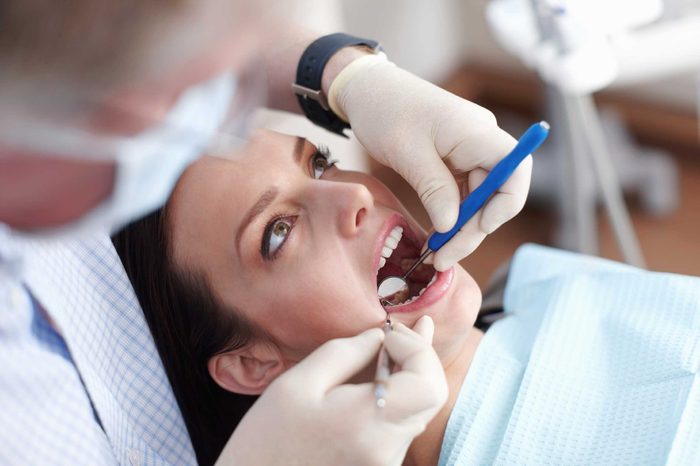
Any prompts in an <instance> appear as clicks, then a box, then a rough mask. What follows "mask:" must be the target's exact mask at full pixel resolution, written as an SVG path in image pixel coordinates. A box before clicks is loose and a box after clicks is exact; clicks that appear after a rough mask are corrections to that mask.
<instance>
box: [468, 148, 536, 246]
mask: <svg viewBox="0 0 700 466" xmlns="http://www.w3.org/2000/svg"><path fill="white" fill-rule="evenodd" d="M531 177H532V156H528V157H527V158H526V159H525V160H523V161H522V162H521V163H520V165H519V166H518V168H516V169H515V171H514V172H513V174H512V175H511V176H510V178H508V180H506V182H505V183H503V186H501V187H500V188H499V189H498V191H497V192H496V194H495V195H494V196H493V197H492V198H491V199H489V201H488V202H487V203H486V205H485V206H484V207H483V208H482V209H481V222H480V226H481V230H482V231H483V232H485V233H487V234H491V233H493V232H494V231H496V229H498V227H500V226H501V225H503V224H504V223H505V222H507V221H508V220H510V219H512V218H513V217H515V216H516V215H517V214H518V212H520V211H521V210H522V208H523V206H524V205H525V201H526V200H527V193H528V191H529V190H530V180H531Z"/></svg>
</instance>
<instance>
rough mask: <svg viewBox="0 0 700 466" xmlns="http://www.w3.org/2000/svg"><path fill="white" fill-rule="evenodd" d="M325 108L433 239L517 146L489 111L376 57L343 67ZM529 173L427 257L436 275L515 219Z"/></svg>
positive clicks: (525, 166)
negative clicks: (420, 210) (399, 189)
mask: <svg viewBox="0 0 700 466" xmlns="http://www.w3.org/2000/svg"><path fill="white" fill-rule="evenodd" d="M329 102H330V104H331V107H332V108H333V110H334V111H335V112H336V113H337V114H338V115H340V116H341V117H342V118H345V119H346V120H347V121H349V122H350V124H351V126H352V129H353V131H354V133H355V135H356V136H357V139H358V140H359V141H360V142H361V143H362V145H364V146H365V148H366V149H367V151H368V152H369V153H370V154H371V155H372V156H373V157H374V158H375V159H377V160H378V161H379V162H380V163H382V164H384V165H387V166H389V167H391V168H392V169H394V170H395V171H397V172H398V173H399V174H401V176H403V178H404V179H406V181H408V183H409V184H410V185H411V186H413V188H414V189H415V190H416V192H417V193H418V195H419V197H420V199H421V201H422V202H423V205H424V206H425V208H426V210H427V211H428V214H429V215H430V219H431V221H432V222H433V226H434V228H435V229H436V230H438V231H447V230H449V229H450V228H452V227H453V226H454V224H455V222H456V221H457V215H458V210H459V203H460V200H461V198H460V192H463V193H464V194H467V193H468V192H469V191H472V190H474V188H476V187H477V186H478V185H479V184H480V183H481V182H482V181H483V180H484V178H485V177H486V175H487V174H488V171H489V170H490V169H492V168H493V166H494V165H496V163H498V161H499V160H501V159H502V158H503V157H505V156H506V155H507V154H508V152H510V151H511V150H512V149H513V147H514V146H515V144H516V141H515V139H513V138H512V137H511V136H510V135H509V134H508V133H506V132H505V131H503V130H502V129H500V128H499V127H498V125H497V123H496V119H495V117H494V116H493V114H492V113H491V112H489V111H488V110H486V109H484V108H483V107H480V106H478V105H476V104H474V103H472V102H469V101H467V100H464V99H462V98H460V97H457V96H456V95H454V94H451V93H449V92H447V91H445V90H444V89H441V88H439V87H437V86H435V85H433V84H431V83H429V82H427V81H425V80H423V79H420V78H418V77H416V76H414V75H412V74H411V73H409V72H407V71H405V70H402V69H400V68H398V67H396V66H395V65H394V64H393V63H391V62H388V61H386V59H385V58H383V56H382V55H366V56H364V57H361V58H359V59H356V60H355V61H353V62H351V63H350V64H349V65H348V66H346V67H345V68H344V69H343V70H342V71H341V72H340V73H339V74H338V75H337V76H336V78H335V79H334V80H333V82H332V84H331V87H330V89H329ZM531 171H532V158H531V157H528V158H527V159H525V160H524V161H523V162H522V163H521V164H520V166H519V167H518V169H517V170H516V171H515V173H513V175H512V176H511V177H510V179H509V180H508V181H507V182H506V183H505V184H504V185H503V186H502V187H501V188H500V189H499V190H498V192H497V193H496V194H495V195H494V196H493V198H492V199H491V200H490V201H489V202H488V203H487V204H486V205H485V206H484V207H483V208H482V209H481V210H480V211H479V212H478V213H477V214H476V215H475V216H474V218H472V219H471V220H470V221H469V222H468V223H467V224H466V225H465V226H464V227H463V228H462V230H461V231H460V232H459V233H458V234H457V235H456V236H455V237H454V238H453V239H452V240H450V242H448V243H447V244H445V246H443V247H442V248H441V249H440V250H439V251H438V252H437V253H436V254H435V255H434V258H433V263H434V266H435V268H436V269H438V270H446V269H448V268H449V267H451V266H452V265H454V264H455V262H457V261H458V260H460V259H462V258H463V257H465V256H467V255H469V254H470V253H471V252H472V251H474V249H476V247H477V246H478V245H479V244H480V243H481V241H483V239H484V238H485V237H486V235H487V234H490V233H492V232H493V231H494V230H496V229H497V228H498V227H499V226H501V225H502V224H503V223H505V222H506V221H508V220H510V219H511V218H513V217H514V216H515V215H516V214H517V213H518V212H520V210H521V209H522V207H523V205H524V204H525V199H526V197H527V192H528V190H529V187H530V175H531ZM455 176H457V178H458V179H459V180H460V182H461V183H462V184H464V186H463V187H461V186H458V183H457V182H456V181H455ZM467 184H468V191H467V190H466V188H467Z"/></svg>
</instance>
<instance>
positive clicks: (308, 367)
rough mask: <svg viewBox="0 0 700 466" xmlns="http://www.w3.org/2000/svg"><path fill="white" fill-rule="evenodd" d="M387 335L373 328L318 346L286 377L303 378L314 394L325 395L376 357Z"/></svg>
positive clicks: (303, 381) (305, 385)
mask: <svg viewBox="0 0 700 466" xmlns="http://www.w3.org/2000/svg"><path fill="white" fill-rule="evenodd" d="M383 340H384V332H382V331H381V330H380V329H378V328H373V329H370V330H367V331H365V332H362V333H360V334H359V335H357V336H354V337H350V338H337V339H335V340H330V341H328V342H326V343H324V344H323V345H321V346H319V347H318V348H317V349H316V350H315V351H314V352H313V353H311V354H310V355H308V356H307V357H306V358H304V359H303V360H302V361H301V362H300V363H299V364H297V365H296V366H295V367H293V368H292V369H290V370H289V371H288V372H287V373H286V374H285V375H289V376H290V377H297V378H300V381H302V384H303V385H302V384H300V386H304V387H306V389H308V390H309V391H311V392H317V393H325V392H327V391H328V390H330V389H331V388H333V387H335V386H336V385H340V384H342V383H343V382H345V381H346V380H348V379H349V378H350V377H352V376H353V375H355V374H356V373H357V372H359V371H360V370H361V369H363V368H364V367H365V366H367V365H368V364H369V363H370V361H372V360H373V359H374V358H376V357H377V352H378V351H379V347H380V345H381V343H382V341H383Z"/></svg>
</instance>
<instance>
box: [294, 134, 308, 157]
mask: <svg viewBox="0 0 700 466" xmlns="http://www.w3.org/2000/svg"><path fill="white" fill-rule="evenodd" d="M305 145H306V138H303V137H301V136H297V140H296V142H295V143H294V161H295V162H296V163H301V157H302V156H303V155H304V146H305Z"/></svg>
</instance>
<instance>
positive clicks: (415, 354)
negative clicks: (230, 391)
mask: <svg viewBox="0 0 700 466" xmlns="http://www.w3.org/2000/svg"><path fill="white" fill-rule="evenodd" d="M432 335H433V323H432V320H430V318H423V319H421V320H420V321H419V322H418V323H417V324H416V326H415V327H414V330H410V329H408V328H407V327H405V326H403V325H397V326H396V331H394V332H391V333H390V334H389V335H387V337H386V348H387V351H388V352H389V354H390V356H391V358H392V360H393V361H395V362H396V363H397V364H398V366H399V367H400V368H401V370H400V371H399V372H396V373H394V374H392V375H391V378H390V381H389V388H388V391H387V396H386V406H385V407H384V408H383V409H379V408H377V406H376V404H375V400H374V396H373V384H372V383H364V384H347V383H345V381H346V380H347V379H348V378H350V377H351V376H352V375H354V374H355V373H357V372H359V371H360V370H361V369H363V368H364V367H366V366H367V365H368V364H370V363H371V362H372V361H374V360H376V358H377V352H378V351H379V348H380V345H381V342H382V340H383V339H384V338H383V332H382V331H381V330H379V329H372V330H369V331H367V332H364V333H362V334H360V335H358V336H356V337H353V338H345V339H338V340H333V341H330V342H328V343H326V344H324V345H323V346H321V347H320V348H318V349H317V350H316V351H315V352H313V353H312V354H311V355H309V356H308V357H307V358H306V359H304V360H303V361H302V362H300V363H299V364H297V365H296V366H295V367H294V368H292V369H290V370H289V371H287V372H286V373H285V374H284V375H282V376H281V377H279V378H278V379H277V380H276V381H275V382H274V383H273V384H272V385H270V387H269V388H268V389H267V390H266V391H265V393H264V394H263V395H262V396H261V397H260V399H259V400H258V401H257V402H256V403H255V405H254V406H253V408H252V409H251V410H250V411H249V412H248V413H247V414H246V416H245V417H244V418H243V420H242V421H241V423H240V424H239V426H238V428H237V429H236V431H235V432H234V434H233V436H232V437H231V439H230V440H229V442H228V443H227V444H226V447H225V448H224V451H223V452H222V454H221V456H220V458H219V461H218V462H217V464H235V465H241V466H247V465H255V466H266V465H278V464H285V465H302V464H303V465H306V464H333V465H341V466H342V465H348V466H350V465H353V466H354V465H358V464H362V465H367V466H373V465H377V466H379V465H382V466H384V465H400V464H401V462H402V461H403V458H404V456H405V455H406V452H407V450H408V447H409V445H410V443H411V442H412V441H413V439H414V438H415V437H416V436H417V435H419V434H420V433H421V432H423V430H425V427H426V425H427V424H428V422H429V421H430V420H431V419H432V418H433V417H434V416H435V414H437V412H438V411H439V410H440V408H441V407H442V405H443V404H444V403H445V401H446V399H447V383H446V381H445V374H444V371H443V368H442V365H441V364H440V361H439V359H438V357H437V354H436V353H435V351H434V350H433V348H432V346H431V342H432Z"/></svg>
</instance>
